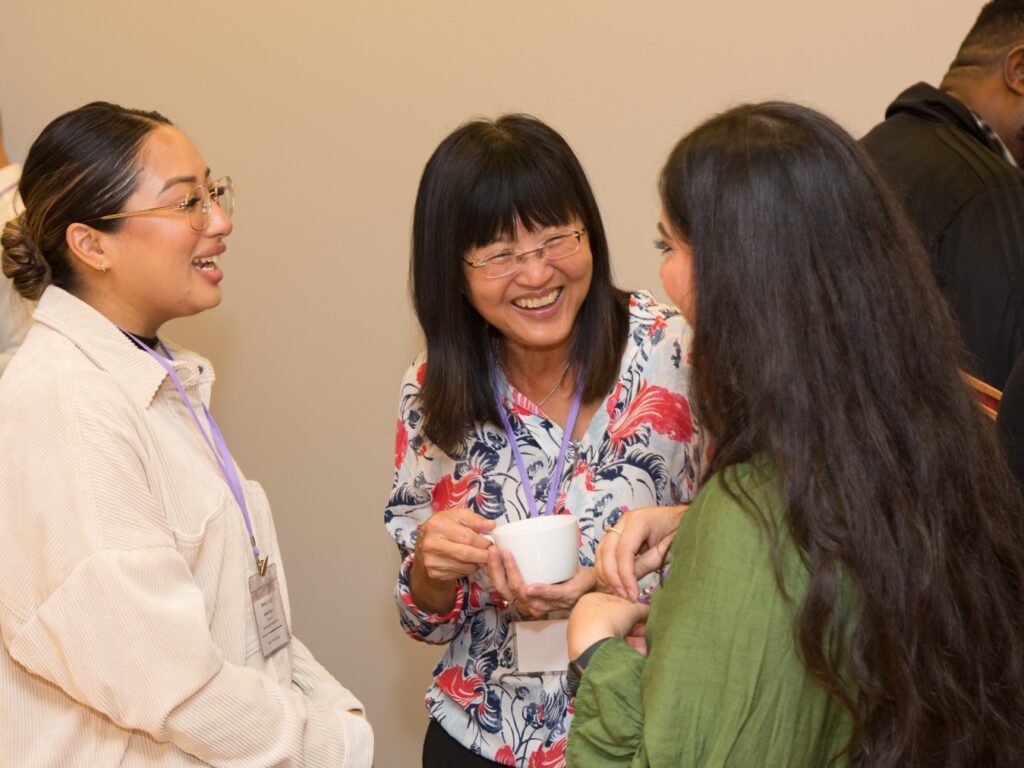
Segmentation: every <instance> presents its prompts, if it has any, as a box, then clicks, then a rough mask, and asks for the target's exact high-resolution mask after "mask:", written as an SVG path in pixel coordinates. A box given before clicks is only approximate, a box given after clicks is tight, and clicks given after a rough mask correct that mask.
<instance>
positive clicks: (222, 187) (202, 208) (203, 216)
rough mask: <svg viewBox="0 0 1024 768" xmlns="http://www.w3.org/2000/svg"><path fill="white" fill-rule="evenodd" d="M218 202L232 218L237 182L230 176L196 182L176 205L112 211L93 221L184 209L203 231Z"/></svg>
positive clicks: (193, 227)
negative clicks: (119, 211) (120, 211)
mask: <svg viewBox="0 0 1024 768" xmlns="http://www.w3.org/2000/svg"><path fill="white" fill-rule="evenodd" d="M214 203H216V204H217V205H219V206H220V209H221V210H222V211H224V213H226V214H227V215H228V218H231V214H232V213H234V211H235V183H234V182H233V181H232V180H231V177H230V176H224V177H222V178H220V179H217V180H216V181H209V182H206V183H205V184H196V185H195V186H194V187H192V189H190V190H189V192H188V194H187V195H185V199H184V200H182V201H181V202H180V203H175V204H174V205H161V206H160V207H158V208H146V209H144V210H141V211H125V212H124V213H111V214H108V215H106V216H97V217H96V218H95V219H91V221H108V220H110V219H127V218H129V217H131V216H142V215H144V214H150V213H160V212H162V211H184V212H185V214H186V215H187V216H188V224H189V226H190V227H192V229H194V230H196V231H197V232H202V231H204V230H205V229H206V227H207V226H209V224H210V211H211V210H212V209H213V204H214Z"/></svg>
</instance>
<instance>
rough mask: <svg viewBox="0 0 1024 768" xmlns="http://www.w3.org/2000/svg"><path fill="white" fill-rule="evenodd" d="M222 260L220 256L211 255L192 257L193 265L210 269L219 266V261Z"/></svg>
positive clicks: (202, 268) (197, 267) (205, 269)
mask: <svg viewBox="0 0 1024 768" xmlns="http://www.w3.org/2000/svg"><path fill="white" fill-rule="evenodd" d="M218 261H220V257H219V256H209V257H207V258H198V259H192V266H194V267H195V268H196V269H201V270H204V271H209V270H211V269H215V268H216V267H217V262H218Z"/></svg>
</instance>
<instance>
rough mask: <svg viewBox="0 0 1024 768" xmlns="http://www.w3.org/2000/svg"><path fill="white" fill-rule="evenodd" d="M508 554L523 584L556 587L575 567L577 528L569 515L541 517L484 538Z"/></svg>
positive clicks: (578, 530) (506, 525)
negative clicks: (512, 558) (552, 585)
mask: <svg viewBox="0 0 1024 768" xmlns="http://www.w3.org/2000/svg"><path fill="white" fill-rule="evenodd" d="M488 538H489V539H491V540H492V541H493V542H494V543H495V544H496V545H497V547H498V549H500V550H502V551H505V552H511V553H512V557H514V558H515V561H516V566H518V568H519V573H521V574H522V576H523V581H524V582H525V583H527V584H557V583H558V582H560V581H565V580H566V579H570V578H572V576H573V574H574V573H576V568H577V567H578V566H579V549H580V524H579V521H578V520H577V519H576V517H575V516H573V515H541V516H538V517H531V518H527V519H525V520H516V521H515V522H513V523H506V524H505V525H501V526H498V527H497V528H495V529H494V530H493V531H492V532H491V534H490V536H488Z"/></svg>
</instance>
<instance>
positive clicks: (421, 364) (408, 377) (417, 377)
mask: <svg viewBox="0 0 1024 768" xmlns="http://www.w3.org/2000/svg"><path fill="white" fill-rule="evenodd" d="M426 372H427V353H426V352H425V351H424V352H420V353H419V354H418V355H417V356H416V359H415V360H413V361H412V363H411V364H410V365H409V367H408V368H406V369H405V373H404V374H403V375H402V385H401V387H402V395H403V396H405V394H406V390H407V389H408V388H410V387H411V388H413V389H415V390H416V391H417V392H418V391H419V390H420V388H421V387H422V386H423V376H424V375H425V374H426Z"/></svg>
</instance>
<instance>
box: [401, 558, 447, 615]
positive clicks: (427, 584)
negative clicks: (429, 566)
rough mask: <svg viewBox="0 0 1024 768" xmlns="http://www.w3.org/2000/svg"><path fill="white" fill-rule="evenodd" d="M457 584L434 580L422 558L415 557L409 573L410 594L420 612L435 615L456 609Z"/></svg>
mask: <svg viewBox="0 0 1024 768" xmlns="http://www.w3.org/2000/svg"><path fill="white" fill-rule="evenodd" d="M418 554H419V553H417V555H418ZM457 584H458V582H457V581H456V580H454V579H432V578H431V577H430V576H429V575H428V574H427V570H426V568H424V567H423V566H422V560H421V558H420V557H418V556H414V557H413V561H412V569H411V570H410V572H409V592H410V593H411V594H412V599H413V602H414V603H415V604H416V607H417V608H419V609H420V610H422V611H426V612H427V613H434V614H445V613H448V612H449V611H451V610H452V608H454V607H455V594H456V591H457Z"/></svg>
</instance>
